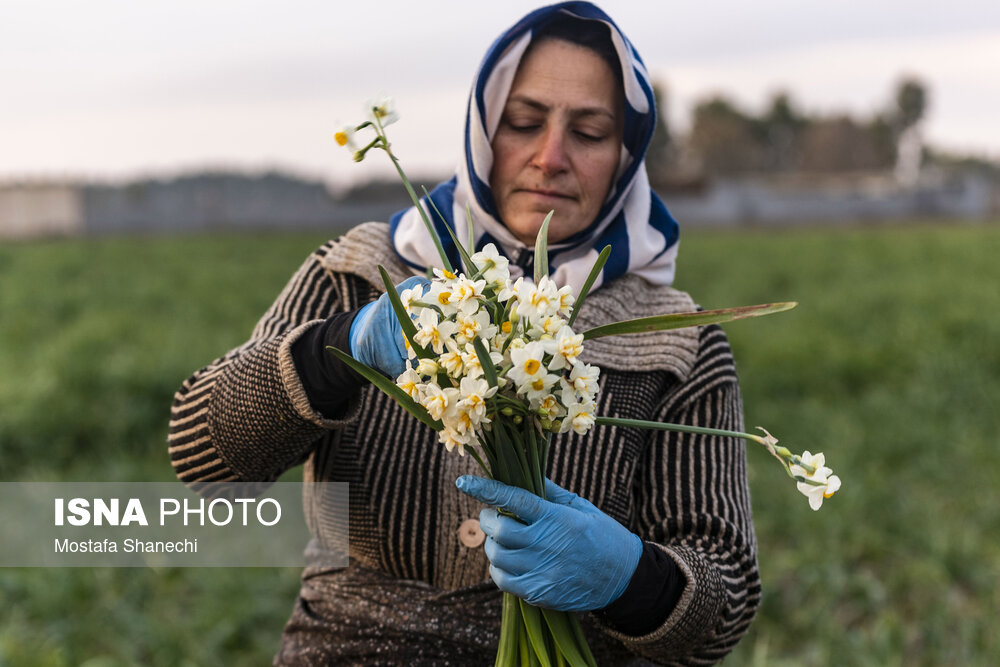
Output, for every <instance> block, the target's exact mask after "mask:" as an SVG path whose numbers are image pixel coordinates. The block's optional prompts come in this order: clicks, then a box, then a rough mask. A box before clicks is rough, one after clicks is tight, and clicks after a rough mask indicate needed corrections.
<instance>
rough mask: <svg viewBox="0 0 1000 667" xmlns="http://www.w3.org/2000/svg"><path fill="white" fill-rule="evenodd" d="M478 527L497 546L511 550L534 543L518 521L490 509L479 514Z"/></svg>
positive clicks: (528, 532)
mask: <svg viewBox="0 0 1000 667" xmlns="http://www.w3.org/2000/svg"><path fill="white" fill-rule="evenodd" d="M479 526H480V527H481V528H482V529H483V532H484V533H486V534H487V535H488V536H489V537H491V538H493V539H494V540H495V541H496V542H497V543H498V544H502V545H503V546H505V547H508V548H511V549H522V548H524V547H526V546H528V545H529V544H531V543H532V542H533V541H534V539H535V538H534V535H533V534H532V531H531V530H529V528H530V526H526V525H525V524H523V523H521V522H520V521H518V520H516V519H513V518H511V517H509V516H504V515H503V514H500V513H499V512H497V511H496V510H495V509H493V508H492V507H487V508H485V509H484V510H482V511H481V512H480V513H479Z"/></svg>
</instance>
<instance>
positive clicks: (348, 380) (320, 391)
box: [292, 310, 366, 419]
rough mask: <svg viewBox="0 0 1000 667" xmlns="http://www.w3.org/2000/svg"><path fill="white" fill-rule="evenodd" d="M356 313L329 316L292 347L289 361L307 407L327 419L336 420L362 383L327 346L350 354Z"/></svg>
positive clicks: (363, 381) (353, 311) (363, 382)
mask: <svg viewBox="0 0 1000 667" xmlns="http://www.w3.org/2000/svg"><path fill="white" fill-rule="evenodd" d="M357 314H358V311H356V310H352V311H350V312H347V313H337V314H336V315H331V316H330V317H329V318H327V320H326V321H325V322H323V323H322V324H319V325H317V326H314V327H313V328H312V329H310V330H309V331H307V332H306V333H305V334H303V335H302V337H300V338H299V339H298V340H297V341H295V342H294V343H292V359H293V360H294V361H295V369H296V370H297V371H298V372H299V377H300V378H301V379H302V386H303V387H304V388H305V390H306V396H308V397H309V403H310V404H312V406H313V407H314V408H316V410H317V411H319V412H320V413H321V414H322V415H323V416H325V417H327V418H328V419H337V418H338V417H339V416H340V413H341V412H342V411H343V409H344V407H346V405H347V402H348V399H350V397H351V396H353V395H354V393H355V392H357V391H358V389H359V388H360V387H361V386H362V385H364V384H365V382H366V380H365V379H364V378H363V377H361V376H360V375H358V374H357V373H355V372H354V371H353V370H352V369H351V367H350V366H348V365H347V364H345V363H343V362H342V361H340V360H339V359H337V358H336V357H334V356H333V355H332V354H331V353H330V351H329V350H327V349H326V348H327V346H332V347H336V348H337V349H339V350H342V351H344V352H347V353H350V350H351V342H350V336H351V324H352V323H353V322H354V317H355V316H356V315H357Z"/></svg>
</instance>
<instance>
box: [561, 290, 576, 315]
mask: <svg viewBox="0 0 1000 667" xmlns="http://www.w3.org/2000/svg"><path fill="white" fill-rule="evenodd" d="M558 295H559V312H560V313H562V314H563V315H564V316H565V317H569V316H570V315H571V314H572V313H573V304H574V303H576V297H575V296H573V288H571V287H570V286H569V285H563V286H562V287H560V288H559V292H558Z"/></svg>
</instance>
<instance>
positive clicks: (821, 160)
mask: <svg viewBox="0 0 1000 667" xmlns="http://www.w3.org/2000/svg"><path fill="white" fill-rule="evenodd" d="M799 166H800V168H801V169H802V170H803V171H811V172H818V173H836V172H847V171H860V170H869V169H877V168H879V167H880V166H882V167H884V166H885V165H879V156H878V151H877V150H876V147H875V141H874V140H873V133H872V131H871V127H869V126H865V125H863V124H861V123H859V122H858V121H856V120H855V119H854V118H852V117H851V116H849V115H846V114H844V115H839V116H832V117H829V118H821V119H818V120H815V121H813V122H811V123H810V124H809V126H808V127H807V128H806V130H805V131H804V132H803V135H802V152H801V160H800V163H799Z"/></svg>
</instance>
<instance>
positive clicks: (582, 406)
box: [559, 401, 595, 435]
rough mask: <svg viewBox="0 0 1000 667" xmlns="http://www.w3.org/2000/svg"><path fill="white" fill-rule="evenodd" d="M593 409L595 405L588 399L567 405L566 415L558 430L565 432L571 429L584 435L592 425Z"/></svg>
mask: <svg viewBox="0 0 1000 667" xmlns="http://www.w3.org/2000/svg"><path fill="white" fill-rule="evenodd" d="M594 410H595V406H594V404H593V403H592V402H590V401H587V402H584V403H573V404H572V405H569V406H567V407H566V417H565V419H563V422H562V426H560V427H559V432H560V433H565V432H566V431H568V430H570V429H573V431H575V432H576V433H579V434H580V435H584V434H585V433H586V432H587V431H589V430H590V427H591V426H593V425H594Z"/></svg>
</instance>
